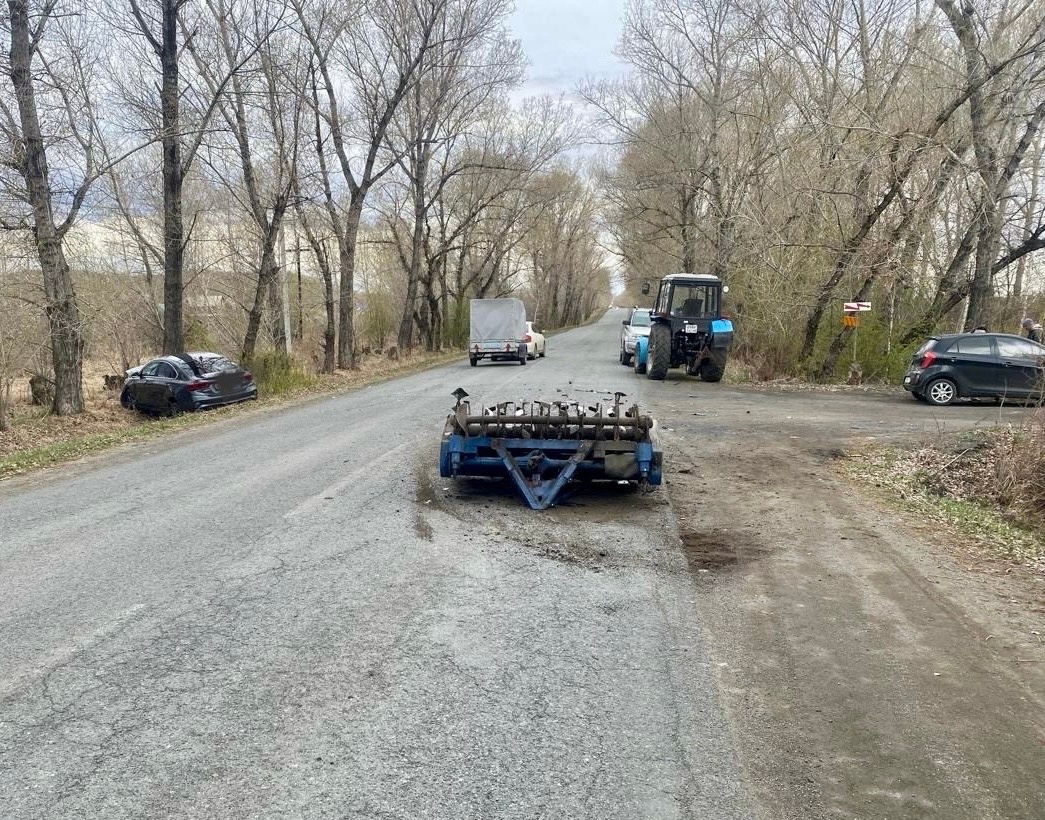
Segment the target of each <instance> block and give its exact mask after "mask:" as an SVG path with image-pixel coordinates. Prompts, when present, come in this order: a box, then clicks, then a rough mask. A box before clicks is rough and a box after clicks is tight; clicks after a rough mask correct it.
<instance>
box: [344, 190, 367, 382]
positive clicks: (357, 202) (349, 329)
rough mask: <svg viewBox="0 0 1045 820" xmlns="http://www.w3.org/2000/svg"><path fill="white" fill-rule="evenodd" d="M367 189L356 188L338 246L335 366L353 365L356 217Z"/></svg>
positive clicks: (354, 359)
mask: <svg viewBox="0 0 1045 820" xmlns="http://www.w3.org/2000/svg"><path fill="white" fill-rule="evenodd" d="M365 198H366V192H365V191H363V190H357V191H356V192H355V193H354V194H353V196H352V200H351V201H350V202H349V205H348V213H347V214H346V215H345V222H344V227H345V230H344V238H343V239H342V241H341V243H340V247H339V254H338V262H339V265H340V268H341V288H340V291H339V293H338V339H337V366H338V367H339V368H341V369H342V370H350V369H352V368H353V367H355V366H356V351H355V272H356V244H357V243H358V241H359V220H360V218H361V216H362V214H363V200H364V199H365Z"/></svg>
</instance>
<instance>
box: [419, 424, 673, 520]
mask: <svg viewBox="0 0 1045 820" xmlns="http://www.w3.org/2000/svg"><path fill="white" fill-rule="evenodd" d="M599 443H600V442H597V441H593V440H590V439H587V440H575V439H533V438H518V439H516V438H497V437H493V436H464V435H462V434H460V433H448V434H446V435H444V437H443V442H442V444H441V445H440V448H439V475H440V476H442V477H443V478H457V477H459V476H503V475H505V473H507V474H508V475H509V476H511V478H512V480H513V481H514V482H515V486H516V487H518V488H519V492H520V493H522V496H523V498H524V499H526V503H527V504H529V505H530V508H531V509H534V510H544V509H547V508H548V507H550V506H552V505H553V504H554V503H555V500H556V498H558V496H559V493H560V492H562V490H563V488H564V487H565V486H566V485H567V484H568V483H569V482H570V481H571V480H572V479H573V478H574V477H575V476H578V477H583V478H589V479H593V480H598V479H604V480H605V479H610V480H612V476H608V475H606V471H605V468H604V466H603V464H602V463H601V462H600V461H599V460H598V459H597V458H594V457H593V456H592V452H593V450H595V448H596V445H598V444H599ZM607 443H610V444H612V442H607ZM634 454H635V463H636V466H637V469H638V476H637V478H636V479H634V480H637V481H639V482H640V483H643V484H649V485H654V486H656V485H659V484H660V482H661V468H660V463H661V458H660V452H659V451H657V450H655V449H654V446H653V443H652V442H650V441H640V442H635V443H634ZM546 475H547V476H548V478H545V476H546Z"/></svg>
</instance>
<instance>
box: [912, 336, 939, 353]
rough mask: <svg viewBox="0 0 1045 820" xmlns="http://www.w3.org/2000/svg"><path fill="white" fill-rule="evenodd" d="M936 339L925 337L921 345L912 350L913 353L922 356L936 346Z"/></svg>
mask: <svg viewBox="0 0 1045 820" xmlns="http://www.w3.org/2000/svg"><path fill="white" fill-rule="evenodd" d="M937 341H938V340H937V339H926V340H925V342H923V343H922V346H921V347H919V348H918V349H917V350H916V351H915V352H914V355H915V356H924V355H925V354H926V353H928V352H929V351H930V350H932V349H933V348H934V347H936V342H937Z"/></svg>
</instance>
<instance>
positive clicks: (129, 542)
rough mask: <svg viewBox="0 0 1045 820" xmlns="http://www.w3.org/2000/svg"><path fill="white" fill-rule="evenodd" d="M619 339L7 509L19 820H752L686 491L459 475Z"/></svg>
mask: <svg viewBox="0 0 1045 820" xmlns="http://www.w3.org/2000/svg"><path fill="white" fill-rule="evenodd" d="M617 327H618V325H615V324H614V323H613V322H612V320H611V319H607V320H606V321H604V322H603V323H601V324H599V325H596V326H593V327H587V328H582V329H579V330H576V331H573V332H571V333H569V334H565V335H562V336H558V337H554V338H552V339H550V340H549V342H548V357H547V358H545V359H542V360H539V361H537V362H531V363H530V364H529V365H527V366H525V367H521V366H519V365H508V364H505V365H481V366H480V367H477V368H471V367H469V366H468V363H467V361H466V360H463V361H462V362H460V363H457V364H454V365H451V366H448V367H444V368H441V369H438V370H434V371H430V372H427V373H422V374H418V375H415V376H411V377H408V378H404V379H398V380H396V381H392V382H387V383H385V384H382V385H378V386H374V387H371V388H368V389H365V390H361V391H359V392H355V393H352V394H349V395H346V396H343V397H339V398H334V399H329V400H324V401H321V402H315V403H312V404H309V405H307V406H302V407H298V408H296V409H290V410H287V411H285V412H279V413H275V414H272V415H270V416H254V417H252V419H251V420H250V421H249V423H240V424H231V425H222V426H221V427H220V428H218V429H210V430H200V431H192V432H191V433H187V434H184V435H180V436H178V437H175V438H172V439H168V440H162V441H153V442H150V443H148V444H144V445H137V446H134V447H129V448H127V449H125V450H123V451H120V452H119V453H117V454H114V455H111V456H107V457H104V458H102V459H97V460H93V461H92V462H90V463H89V464H87V465H80V466H77V467H73V468H66V469H65V470H57V471H53V472H51V473H48V474H47V475H45V476H43V477H42V478H38V479H36V480H34V481H31V482H22V483H21V484H17V485H12V484H8V485H5V486H3V487H0V670H3V671H2V675H0V817H3V818H5V820H21V818H74V817H89V818H141V817H179V818H248V817H249V818H260V817H271V818H276V817H279V818H290V817H303V818H304V817H307V818H318V817H374V818H377V817H389V818H392V817H394V818H455V819H460V820H463V819H464V818H527V819H528V820H529V819H530V818H539V817H548V818H566V817H569V818H593V820H594V818H601V819H606V818H622V819H624V818H627V820H634V818H674V817H679V818H683V817H714V818H723V820H725V819H726V818H743V817H749V816H751V815H750V809H749V806H748V804H747V801H746V798H745V792H746V790H745V787H744V786H743V782H742V778H741V776H740V774H739V772H738V769H737V763H736V758H735V755H734V752H733V748H732V743H731V738H730V733H729V731H728V728H727V725H726V722H725V719H724V716H723V712H722V709H721V708H720V706H719V703H718V701H717V695H716V685H715V683H714V679H713V675H712V672H711V670H710V669H709V667H708V661H707V658H706V655H705V652H704V650H703V647H702V642H701V630H700V625H699V623H698V622H697V617H696V612H695V610H694V608H693V606H692V602H693V598H694V594H695V592H694V589H693V587H692V585H691V578H690V575H689V573H688V571H687V568H686V565H685V561H684V558H683V556H682V554H681V553H680V552H679V550H678V548H677V543H676V541H675V539H674V535H673V533H674V523H673V518H672V513H671V509H670V507H669V505H668V503H667V498H666V495H665V494H664V493H654V494H651V495H648V496H643V495H636V494H621V493H619V492H618V493H608V494H601V495H596V496H594V497H592V498H588V499H587V500H585V501H584V502H582V503H581V504H579V505H575V506H572V507H570V506H567V507H563V508H560V509H555V510H551V511H549V512H547V513H535V512H531V511H529V510H528V509H526V508H525V507H524V506H523V505H522V504H521V502H520V501H519V500H518V499H516V498H515V497H514V496H512V495H511V494H508V493H505V492H503V491H500V492H497V493H495V494H493V495H492V496H487V495H485V494H484V493H482V492H481V491H479V490H477V489H476V488H474V487H465V488H464V489H463V490H460V491H459V490H458V489H457V488H456V487H450V486H449V485H448V483H447V482H443V481H440V479H439V478H438V471H437V468H436V453H437V446H438V440H439V436H440V433H441V430H442V426H443V423H444V420H445V418H446V413H447V411H448V410H449V408H450V406H451V404H452V402H453V399H452V398H451V397H450V393H451V392H452V391H453V390H454V388H456V387H458V386H462V387H464V388H465V389H466V390H468V391H469V392H470V393H472V394H473V395H474V396H476V397H482V398H484V399H488V400H499V399H507V398H529V397H538V398H539V397H546V396H548V395H549V394H552V395H553V396H559V395H561V394H560V393H559V392H558V391H560V390H562V391H570V392H571V393H572V394H573V395H575V396H576V397H577V398H579V399H581V400H585V399H589V400H590V399H594V398H596V393H594V392H592V391H597V390H598V389H600V388H602V387H612V386H614V385H616V384H617V383H618V381H623V383H625V384H626V385H627V386H629V387H630V386H631V385H632V384H633V383H634V384H641V383H644V380H639V379H638V378H637V377H635V376H633V375H631V374H630V373H629V372H628V371H625V370H624V369H623V368H620V367H619V365H615V364H614V363H613V359H612V352H613V351H612V346H613V345H614V344H615V335H616V332H617ZM607 354H609V355H607ZM614 368H617V369H614ZM600 379H602V381H603V383H602V384H597V383H596V382H598V381H599V380H600Z"/></svg>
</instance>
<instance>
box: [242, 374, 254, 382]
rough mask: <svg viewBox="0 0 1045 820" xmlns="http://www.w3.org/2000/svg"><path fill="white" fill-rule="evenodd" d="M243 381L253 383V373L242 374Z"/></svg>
mask: <svg viewBox="0 0 1045 820" xmlns="http://www.w3.org/2000/svg"><path fill="white" fill-rule="evenodd" d="M243 381H245V382H252V381H254V374H253V373H244V374H243Z"/></svg>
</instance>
